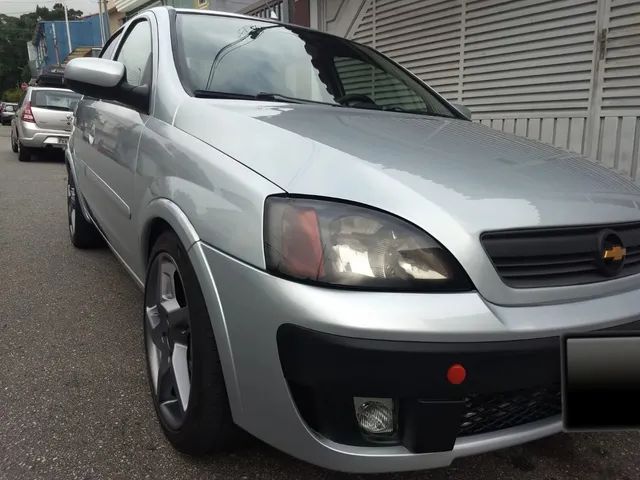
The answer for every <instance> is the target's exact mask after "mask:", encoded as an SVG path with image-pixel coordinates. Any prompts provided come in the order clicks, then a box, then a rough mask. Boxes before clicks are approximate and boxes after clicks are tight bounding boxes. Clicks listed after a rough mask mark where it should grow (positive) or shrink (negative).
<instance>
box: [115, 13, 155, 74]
mask: <svg viewBox="0 0 640 480" xmlns="http://www.w3.org/2000/svg"><path fill="white" fill-rule="evenodd" d="M116 60H117V61H119V62H122V63H123V64H124V66H125V67H126V75H127V83H129V84H130V85H133V86H136V87H138V86H140V85H146V84H149V83H151V27H150V26H149V22H147V21H144V20H143V21H141V22H138V23H136V24H135V25H133V27H132V28H131V29H130V30H129V33H128V34H127V36H126V37H125V38H124V40H123V43H122V44H121V46H120V51H119V52H118V55H117V56H116Z"/></svg>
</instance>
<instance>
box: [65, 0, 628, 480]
mask: <svg viewBox="0 0 640 480" xmlns="http://www.w3.org/2000/svg"><path fill="white" fill-rule="evenodd" d="M65 75H66V81H67V82H68V84H69V85H70V86H71V88H73V89H74V90H75V91H77V92H79V93H82V94H84V95H85V97H84V99H83V100H82V101H81V102H80V104H79V105H78V109H77V114H76V119H75V127H74V130H73V134H72V136H71V139H70V143H69V148H68V149H67V151H66V162H67V167H68V173H69V175H68V182H69V184H68V207H69V231H70V234H71V241H72V242H73V244H74V245H76V246H77V247H80V248H85V247H89V246H92V245H95V244H96V243H99V242H98V238H103V239H104V240H106V242H107V244H108V245H109V246H110V247H111V249H112V250H113V252H114V253H115V255H116V256H117V258H118V259H119V260H120V261H121V262H122V263H123V265H124V266H125V268H126V269H127V271H128V272H129V273H130V274H131V276H132V277H133V279H134V280H135V282H136V283H137V284H138V285H139V286H140V287H141V288H143V289H144V306H143V312H144V313H143V315H142V319H141V320H142V325H141V327H142V328H143V329H144V335H145V339H146V340H145V342H146V358H147V364H148V373H149V379H150V390H151V394H152V397H153V401H154V404H155V409H156V412H157V416H158V419H159V422H160V424H161V426H162V428H163V430H164V432H165V434H166V436H167V438H168V439H169V440H170V442H171V443H172V444H173V445H174V446H175V447H176V448H177V449H179V450H180V451H183V452H187V453H190V454H200V453H204V452H208V451H211V450H216V449H220V448H224V447H229V446H230V445H232V444H233V442H234V440H235V439H236V438H237V434H238V432H239V431H241V430H245V431H247V432H249V433H251V434H252V435H254V436H256V437H258V438H260V439H262V440H263V441H265V442H267V443H269V444H271V445H273V446H275V447H277V448H279V449H281V450H283V451H285V452H287V453H289V454H291V455H294V456H296V457H298V458H301V459H304V460H306V461H308V462H312V463H314V464H317V465H321V466H324V467H328V468H332V469H338V470H344V471H352V472H384V471H398V470H415V469H423V468H432V467H441V466H445V465H448V464H450V463H451V462H452V461H453V460H454V459H455V458H458V457H462V456H465V455H471V454H477V453H481V452H486V451H489V450H494V449H498V448H503V447H507V446H510V445H515V444H519V443H522V442H527V441H530V440H534V439H537V438H540V437H544V436H546V435H551V434H554V433H556V432H559V431H560V430H561V401H560V381H561V374H560V363H561V362H560V345H559V338H560V336H561V335H562V334H564V333H565V332H582V331H595V330H601V329H614V330H615V329H628V328H632V327H633V326H634V323H633V322H635V321H637V320H638V319H639V318H640V211H639V207H638V206H639V205H640V189H639V188H638V187H637V186H636V185H634V184H633V183H631V182H630V181H627V180H626V179H624V178H621V177H619V176H617V175H616V174H614V173H612V172H610V171H608V170H606V169H604V168H602V167H600V166H597V165H595V164H592V163H589V162H588V161H586V160H584V159H582V158H580V157H579V156H577V155H575V154H572V153H568V152H566V151H562V150H558V149H556V148H554V147H551V146H548V145H543V144H540V143H537V142H534V141H530V140H527V139H525V138H521V137H516V136H514V135H510V134H505V133H500V132H497V131H494V130H492V129H489V128H487V127H484V126H482V125H479V124H476V123H473V122H471V121H469V119H468V117H467V116H466V115H465V114H464V109H463V108H462V107H456V106H454V105H452V104H450V103H448V102H447V101H445V100H444V99H443V98H442V97H441V96H440V95H438V94H437V93H436V92H434V91H433V90H432V89H431V88H429V87H428V86H427V85H425V84H424V83H422V82H421V81H420V80H419V79H417V78H416V77H415V76H414V75H412V74H411V73H410V72H408V71H406V70H405V69H403V68H402V67H400V66H399V65H397V64H396V63H394V62H393V61H391V60H389V59H388V58H386V57H385V56H383V55H381V54H380V53H378V52H376V51H375V50H373V49H371V48H369V47H366V46H363V45H359V44H357V43H353V42H350V41H347V40H344V39H342V38H338V37H334V36H331V35H327V34H323V33H320V32H316V31H313V30H309V29H306V28H301V27H297V26H291V25H285V24H281V23H277V22H274V21H268V20H263V19H258V18H254V17H243V16H237V15H232V14H222V13H215V12H208V11H191V10H174V9H172V8H165V7H159V8H156V9H152V10H149V11H146V12H144V13H141V14H140V15H138V16H136V17H135V18H133V19H132V20H130V21H129V22H128V23H126V24H125V25H124V26H123V27H122V28H121V29H120V30H118V31H117V32H116V33H115V34H114V35H113V37H112V38H111V39H110V40H109V42H108V43H107V44H106V46H105V48H104V50H103V52H102V58H82V59H74V60H72V61H71V62H70V63H69V65H68V66H67V68H66V73H65ZM78 261H81V257H78ZM635 326H637V325H635Z"/></svg>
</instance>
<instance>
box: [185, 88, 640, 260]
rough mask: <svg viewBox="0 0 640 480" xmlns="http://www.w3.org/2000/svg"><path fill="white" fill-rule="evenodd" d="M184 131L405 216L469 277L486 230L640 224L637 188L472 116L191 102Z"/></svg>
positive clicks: (306, 185)
mask: <svg viewBox="0 0 640 480" xmlns="http://www.w3.org/2000/svg"><path fill="white" fill-rule="evenodd" d="M174 124H175V126H176V127H178V128H180V129H182V130H184V131H186V132H188V133H190V134H192V135H194V136H196V137H198V138H199V139H201V140H202V141H204V142H206V143H208V144H210V145H211V146H213V147H215V148H217V149H219V150H221V151H223V152H224V153H226V154H227V155H229V156H231V157H233V158H235V159H236V160H238V161H239V162H242V163H243V164H245V165H246V166H247V167H249V168H251V169H252V170H254V171H256V172H258V173H259V174H260V175H262V176H264V177H266V178H267V179H269V180H270V181H272V182H273V183H275V184H276V185H278V186H279V187H281V188H282V189H283V190H285V191H286V192H289V193H292V194H305V195H317V196H323V197H332V198H340V199H345V200H349V201H353V202H359V203H363V204H366V205H371V206H374V207H377V208H380V209H383V210H386V211H389V212H392V213H394V214H396V215H399V216H401V217H403V218H405V219H407V220H409V221H411V222H413V223H415V224H416V225H419V226H420V227H422V228H423V229H424V230H426V231H427V232H429V233H430V234H431V235H432V236H434V237H435V238H437V239H438V240H439V241H440V242H442V243H443V244H444V245H446V246H447V247H448V248H449V249H450V250H451V251H452V253H454V255H456V256H457V257H458V258H459V259H460V260H461V261H462V262H463V265H465V267H466V268H467V269H468V270H473V267H474V265H475V264H476V263H477V259H476V258H477V251H475V253H474V249H473V248H469V247H470V245H471V244H475V245H478V244H479V240H478V239H479V236H480V234H481V233H482V232H485V231H491V230H503V229H515V228H531V227H542V226H562V225H584V224H610V223H616V222H626V221H635V220H638V219H640V211H639V210H638V209H639V206H640V188H639V187H638V186H636V185H635V184H634V183H632V182H631V181H629V180H627V179H625V178H623V177H621V176H619V175H617V174H615V173H614V172H612V171H610V170H608V169H606V168H604V167H601V166H599V165H596V164H594V163H592V162H589V161H588V160H586V159H584V158H582V157H581V156H579V155H577V154H573V153H569V152H566V151H564V150H560V149H557V148H554V147H551V146H549V145H545V144H542V143H539V142H535V141H532V140H528V139H525V138H523V137H518V136H515V135H511V134H506V133H503V132H498V131H496V130H493V129H491V128H488V127H486V126H483V125H480V124H477V123H473V122H469V121H465V120H457V119H448V118H442V117H431V116H423V115H412V114H404V113H396V112H393V113H392V112H381V111H372V110H363V109H352V108H342V107H333V106H318V105H302V104H296V105H291V104H277V103H266V102H251V101H234V100H203V99H191V100H189V101H187V102H186V104H183V105H182V106H181V108H180V109H179V111H178V112H177V114H176V116H175V122H174ZM474 255H476V258H474ZM465 263H466V264H465Z"/></svg>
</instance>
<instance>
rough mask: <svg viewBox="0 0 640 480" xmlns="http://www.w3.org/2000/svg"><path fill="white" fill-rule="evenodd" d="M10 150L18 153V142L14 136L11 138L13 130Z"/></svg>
mask: <svg viewBox="0 0 640 480" xmlns="http://www.w3.org/2000/svg"><path fill="white" fill-rule="evenodd" d="M10 142H11V150H13V153H18V142H16V140H15V138H13V132H11V140H10Z"/></svg>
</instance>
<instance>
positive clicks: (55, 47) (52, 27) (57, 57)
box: [51, 22, 60, 65]
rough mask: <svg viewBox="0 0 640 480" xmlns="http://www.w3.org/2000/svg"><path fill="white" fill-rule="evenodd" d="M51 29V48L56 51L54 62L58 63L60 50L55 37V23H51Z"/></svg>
mask: <svg viewBox="0 0 640 480" xmlns="http://www.w3.org/2000/svg"><path fill="white" fill-rule="evenodd" d="M51 31H52V32H53V49H54V50H55V51H56V63H57V64H58V65H60V51H59V50H58V38H57V37H56V24H55V22H53V23H52V24H51Z"/></svg>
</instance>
